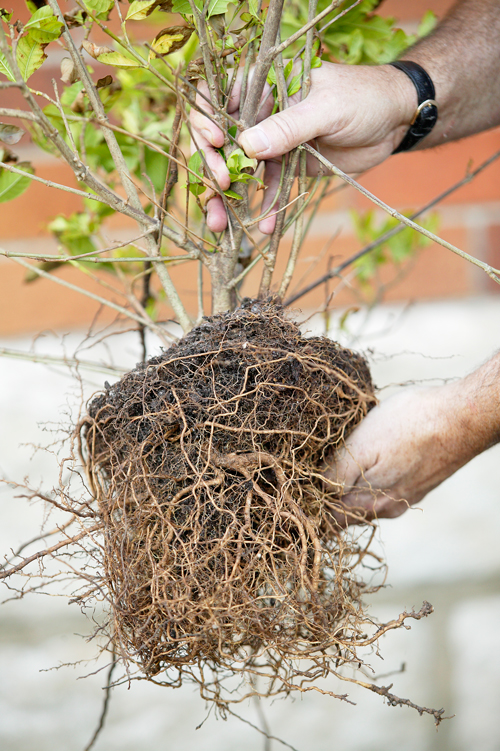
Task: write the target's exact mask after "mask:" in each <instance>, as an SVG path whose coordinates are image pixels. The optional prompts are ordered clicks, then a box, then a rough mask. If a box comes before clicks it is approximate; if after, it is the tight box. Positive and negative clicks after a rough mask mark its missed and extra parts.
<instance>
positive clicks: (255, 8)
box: [248, 0, 260, 21]
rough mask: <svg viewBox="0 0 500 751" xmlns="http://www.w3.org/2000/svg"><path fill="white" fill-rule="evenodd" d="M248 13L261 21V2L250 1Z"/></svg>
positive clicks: (257, 0)
mask: <svg viewBox="0 0 500 751" xmlns="http://www.w3.org/2000/svg"><path fill="white" fill-rule="evenodd" d="M248 12H249V13H250V15H251V16H253V17H254V18H256V19H257V20H258V21H259V20H260V19H259V0H248Z"/></svg>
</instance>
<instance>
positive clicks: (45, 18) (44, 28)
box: [24, 5, 63, 44]
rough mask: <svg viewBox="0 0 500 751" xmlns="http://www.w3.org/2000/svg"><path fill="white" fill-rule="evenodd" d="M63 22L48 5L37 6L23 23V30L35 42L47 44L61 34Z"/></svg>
mask: <svg viewBox="0 0 500 751" xmlns="http://www.w3.org/2000/svg"><path fill="white" fill-rule="evenodd" d="M62 28H63V24H62V22H61V21H59V19H58V18H56V16H55V15H54V13H53V12H52V9H51V8H50V7H49V6H48V5H44V6H43V7H41V8H39V9H38V10H37V11H35V13H33V15H32V16H31V18H30V20H29V21H28V22H27V23H25V24H24V31H28V32H29V36H30V37H32V38H33V39H35V40H36V41H37V42H42V43H45V44H48V43H49V42H52V41H53V40H54V39H58V38H59V37H60V36H61V32H62Z"/></svg>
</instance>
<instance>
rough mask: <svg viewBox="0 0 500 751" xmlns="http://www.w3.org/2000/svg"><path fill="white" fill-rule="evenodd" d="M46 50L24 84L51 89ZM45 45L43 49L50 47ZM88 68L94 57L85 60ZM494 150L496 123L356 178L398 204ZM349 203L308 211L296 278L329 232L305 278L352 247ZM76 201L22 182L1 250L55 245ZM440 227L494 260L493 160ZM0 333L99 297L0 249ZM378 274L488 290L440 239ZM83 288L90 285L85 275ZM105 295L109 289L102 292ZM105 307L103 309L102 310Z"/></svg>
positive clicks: (61, 321)
mask: <svg viewBox="0 0 500 751" xmlns="http://www.w3.org/2000/svg"><path fill="white" fill-rule="evenodd" d="M12 4H13V5H14V7H15V10H16V11H17V10H18V9H19V15H22V12H23V8H24V5H23V4H22V3H21V2H20V0H15V2H13V3H12ZM451 4H452V3H451V2H449V0H433V1H431V0H415V2H406V1H405V0H386V2H385V3H384V4H383V5H382V6H381V9H380V11H381V12H383V13H385V14H387V15H394V16H396V17H398V18H399V19H400V21H401V25H402V26H403V27H404V28H406V29H408V30H413V29H414V28H415V26H416V23H417V20H418V18H419V17H420V16H421V15H422V14H423V13H424V12H425V10H426V9H427V8H429V7H431V8H433V9H434V10H435V12H436V13H437V14H438V15H442V14H443V13H444V12H445V11H446V9H447V8H448V7H449V6H450V5H451ZM51 47H54V50H53V52H52V54H51V56H50V58H49V59H50V62H51V66H52V67H51V66H50V65H49V66H48V67H47V66H44V67H43V68H42V69H41V70H40V71H38V72H37V73H36V74H35V75H34V76H33V78H32V79H31V81H30V82H31V84H32V86H33V87H35V88H38V89H39V90H45V91H51V90H52V85H51V82H50V79H51V78H52V77H55V78H58V66H59V63H60V59H61V57H62V56H63V55H62V52H61V50H60V49H58V48H57V46H55V45H51ZM51 47H49V50H50V49H51ZM94 67H95V66H94ZM1 100H2V104H3V106H10V107H22V106H24V105H23V102H22V99H21V97H20V95H19V94H18V92H15V91H12V90H6V91H2V92H1ZM498 149H500V129H495V130H492V131H489V132H487V133H483V134H480V135H478V136H474V137H472V138H468V139H464V140H463V141H460V142H456V143H451V144H449V145H446V146H442V147H440V148H438V149H434V150H432V151H426V152H418V153H415V154H401V155H398V156H396V157H393V158H391V159H390V160H388V161H387V162H386V163H384V164H383V165H380V166H379V167H377V168H376V169H374V170H372V171H371V172H370V173H368V174H366V175H365V176H364V177H363V178H362V179H361V182H362V183H363V184H364V185H365V186H366V187H367V188H368V189H369V190H371V191H372V192H374V193H375V194H376V195H378V196H380V198H382V199H383V200H384V201H386V202H387V203H389V204H390V205H392V206H394V207H396V208H398V209H403V210H406V209H415V208H418V207H420V206H421V205H423V204H425V203H426V202H428V201H429V200H430V199H431V198H433V197H434V196H436V195H438V194H439V193H440V192H441V191H443V190H444V189H446V188H447V187H449V186H450V185H451V184H453V183H454V182H457V181H458V180H460V179H461V178H462V177H464V176H465V174H466V172H467V170H468V169H470V168H471V166H472V167H474V166H477V165H478V164H480V163H481V161H483V160H484V159H486V158H487V157H488V156H489V155H491V154H493V153H494V152H495V151H497V150H498ZM16 151H17V153H18V154H19V155H20V157H21V158H22V159H32V161H33V163H34V165H35V167H36V171H37V174H38V175H40V176H42V177H45V178H48V179H50V180H53V181H55V182H60V183H66V184H68V185H72V184H74V183H73V176H72V173H71V171H70V170H69V168H68V167H66V166H65V165H63V164H61V163H60V162H58V161H57V160H56V159H54V158H52V157H49V156H48V155H45V154H40V153H38V152H37V151H36V150H35V149H34V147H33V146H32V145H30V144H29V141H28V137H26V136H25V137H24V138H23V140H22V141H21V143H20V144H19V146H18V147H16ZM348 207H355V208H357V209H360V210H363V209H367V208H369V207H370V205H369V202H368V201H366V200H365V199H364V198H363V197H362V196H360V195H359V194H358V193H356V192H355V191H353V190H352V189H350V188H349V189H347V190H345V191H342V192H341V193H339V194H338V197H337V198H335V199H333V198H332V199H329V200H328V201H327V203H326V204H325V206H324V208H323V211H322V213H321V214H320V215H319V216H318V217H317V221H316V222H315V224H314V226H313V229H312V231H311V234H310V238H309V242H308V243H307V245H306V247H305V248H304V249H303V252H302V256H301V260H300V261H299V264H298V267H297V274H296V278H297V280H299V279H300V278H301V277H302V276H303V274H304V273H305V272H306V271H307V269H308V268H309V267H310V264H311V260H312V259H314V258H315V257H317V256H318V254H320V253H321V250H322V248H324V247H325V245H326V243H328V241H329V238H330V237H331V236H332V233H335V232H336V233H338V235H337V238H336V240H335V242H334V244H333V245H332V248H331V250H329V251H328V253H324V254H323V255H324V257H323V258H322V260H321V261H320V262H319V263H317V264H316V267H315V270H314V273H313V274H310V276H309V277H308V281H309V280H310V279H313V278H314V277H315V276H316V275H320V274H321V273H323V272H324V271H325V270H326V267H327V264H328V263H334V264H335V263H337V262H338V261H339V260H341V259H342V258H345V257H346V256H348V255H349V254H352V253H353V252H355V251H356V250H358V249H359V247H360V245H359V242H358V240H357V239H356V237H355V236H354V234H353V230H352V226H351V222H350V219H349V214H348V211H347V209H348ZM79 208H80V202H79V199H78V198H77V197H75V196H71V195H70V194H67V193H61V192H59V191H55V190H50V189H48V188H45V187H44V186H42V185H40V184H36V183H34V184H32V185H31V187H30V188H29V190H28V191H27V192H26V193H25V194H24V195H23V196H20V197H19V198H18V199H16V200H15V201H13V202H11V203H7V204H0V242H1V247H2V248H3V249H4V250H11V251H18V252H19V251H21V252H34V253H44V252H47V253H48V252H56V251H57V248H56V245H55V243H54V241H53V239H52V238H51V237H50V236H49V234H48V232H47V223H48V222H49V221H50V219H51V218H52V217H53V216H54V215H55V214H56V213H69V212H71V211H75V210H78V209H79ZM440 216H441V220H440V229H439V232H440V234H441V235H442V236H443V237H444V238H445V239H447V240H449V241H450V242H452V243H454V244H455V245H457V246H459V247H460V248H462V249H463V250H465V251H467V252H468V253H471V254H472V255H474V256H476V257H478V258H481V259H482V260H485V261H487V262H489V263H491V264H493V265H495V264H496V266H497V267H498V265H499V263H500V160H499V161H498V162H495V163H494V164H493V165H492V166H490V167H489V168H488V169H487V170H485V171H484V172H483V173H482V174H481V175H480V176H479V177H477V178H476V179H475V180H474V181H473V182H472V183H470V184H468V185H467V186H465V187H463V188H461V189H460V190H459V191H457V192H456V193H454V194H453V195H452V196H450V197H449V198H448V199H446V200H445V201H444V202H443V204H442V205H441V208H440ZM126 232H133V227H132V225H131V223H130V222H128V221H127V220H125V219H123V218H121V217H118V218H116V219H115V220H114V221H113V222H112V224H111V228H110V231H109V239H110V241H113V240H114V239H116V238H117V237H123V236H124V234H125V233H126ZM0 268H1V274H0V333H3V334H11V333H12V334H13V333H16V332H23V331H29V330H32V329H33V328H36V329H40V328H61V327H62V328H64V327H72V326H75V325H78V324H83V323H85V322H87V321H88V320H89V318H90V317H91V316H92V315H93V314H94V313H95V312H96V311H97V309H98V305H97V304H96V303H94V302H93V301H92V300H90V299H89V298H85V297H82V296H76V295H74V294H73V293H71V292H69V291H68V290H64V289H62V288H61V287H58V286H56V285H54V284H53V283H51V282H49V281H45V280H38V281H37V282H35V283H34V284H30V285H28V284H25V283H24V282H23V278H24V273H25V272H24V269H22V268H21V267H20V266H18V265H17V264H16V263H15V262H13V261H12V260H11V259H5V258H0ZM57 273H58V274H60V275H61V276H62V277H63V278H65V279H68V280H69V281H74V282H75V281H76V282H78V281H81V275H78V274H77V272H75V270H72V269H68V268H65V269H63V270H62V271H59V272H57ZM192 276H193V280H191V275H187V276H186V273H185V272H183V273H182V274H181V273H180V272H179V273H178V274H177V279H178V281H179V283H180V285H181V287H183V288H184V292H185V295H186V301H187V305H188V307H189V308H190V309H192V310H193V312H194V310H195V307H196V295H195V293H194V277H195V276H196V274H195V272H194V269H193V274H192ZM382 280H383V282H384V284H385V285H386V286H385V292H384V294H385V298H386V299H389V300H402V299H409V300H412V299H431V298H436V297H455V296H465V295H471V294H478V293H485V292H491V293H493V294H494V293H496V289H495V287H496V285H494V284H493V283H492V282H491V281H490V280H489V279H488V278H487V277H486V276H485V275H483V274H482V273H481V272H478V270H477V269H475V268H474V267H471V266H469V265H468V264H466V263H465V262H463V261H462V260H460V259H458V258H457V257H456V256H454V255H453V254H452V253H450V252H449V251H447V250H445V249H444V248H442V247H439V246H435V245H432V246H430V247H428V248H426V249H425V251H423V252H421V253H420V254H419V255H418V257H417V258H416V259H415V260H414V261H412V263H411V264H410V265H409V266H408V268H407V269H406V271H405V273H404V274H401V273H400V270H399V269H395V268H391V267H388V268H386V269H384V272H383V275H382ZM256 283H257V282H256V277H255V278H254V279H252V278H249V280H248V284H247V286H246V288H245V290H244V292H245V293H246V294H252V293H253V292H254V291H255V289H256ZM86 284H88V288H89V289H90V290H97V289H98V285H97V284H96V283H94V282H92V280H91V279H88V280H86ZM349 287H350V285H349V283H347V284H346V283H341V284H340V285H338V284H337V287H335V285H331V287H330V291H332V290H333V289H336V294H335V298H334V303H335V304H337V305H346V304H350V303H352V302H357V301H358V296H357V294H356V293H355V292H354V291H353V290H352V289H350V288H349ZM109 294H111V296H113V293H111V292H110V293H109ZM324 297H325V293H324V291H323V290H320V291H315V292H313V293H310V294H309V295H308V296H306V297H304V298H303V299H302V300H301V302H300V305H301V306H303V307H305V308H314V307H317V306H318V305H319V304H321V303H322V301H323V300H324ZM104 315H106V313H104Z"/></svg>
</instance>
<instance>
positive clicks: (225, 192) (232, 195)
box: [224, 190, 243, 201]
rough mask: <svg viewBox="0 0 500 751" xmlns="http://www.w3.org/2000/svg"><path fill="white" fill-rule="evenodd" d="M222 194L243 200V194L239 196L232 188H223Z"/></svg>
mask: <svg viewBox="0 0 500 751" xmlns="http://www.w3.org/2000/svg"><path fill="white" fill-rule="evenodd" d="M224 195H225V196H228V198H236V199H237V200H238V201H241V200H243V196H240V194H239V193H236V192H235V191H234V190H225V191H224Z"/></svg>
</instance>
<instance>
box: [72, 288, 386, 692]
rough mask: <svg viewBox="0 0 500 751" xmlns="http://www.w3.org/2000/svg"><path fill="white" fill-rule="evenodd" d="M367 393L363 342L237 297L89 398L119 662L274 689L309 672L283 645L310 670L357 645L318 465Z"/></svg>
mask: <svg viewBox="0 0 500 751" xmlns="http://www.w3.org/2000/svg"><path fill="white" fill-rule="evenodd" d="M374 404H375V397H374V393H373V386H372V382H371V378H370V373H369V370H368V367H367V364H366V362H365V360H364V359H363V358H362V357H361V356H359V355H357V354H355V353H353V352H351V351H350V350H347V349H343V348H342V347H340V346H339V345H338V344H336V343H334V342H332V341H330V340H328V339H324V338H318V337H315V338H309V339H306V338H304V337H302V336H301V334H300V332H299V329H298V327H297V326H296V325H295V324H294V323H292V322H291V321H290V320H287V318H286V317H285V316H284V313H283V312H282V310H281V309H280V308H279V307H278V306H276V305H274V304H272V303H259V302H255V301H252V300H247V301H245V302H244V303H243V305H242V306H241V307H240V308H239V309H238V310H236V311H235V312H233V313H227V314H222V315H217V316H214V317H212V318H207V319H204V321H203V322H202V323H201V325H199V326H198V327H197V328H195V329H194V330H193V331H192V332H191V333H189V334H188V335H187V336H186V337H184V339H182V340H181V341H180V342H179V343H178V344H176V345H175V346H173V347H172V348H171V349H169V350H168V351H167V352H165V353H164V354H162V355H160V356H158V357H154V358H153V359H151V360H149V362H147V363H145V364H143V365H140V366H138V367H137V368H136V369H135V370H134V371H132V372H131V373H129V374H127V375H126V376H124V377H123V378H122V379H121V381H119V382H118V383H116V384H115V385H114V386H112V387H109V388H108V389H107V390H106V392H105V393H103V394H102V395H100V396H98V397H96V398H94V400H93V401H92V403H91V404H90V408H89V416H88V417H87V418H86V419H85V421H84V423H83V426H82V434H83V436H84V445H85V447H86V448H85V455H86V463H87V468H88V474H89V477H90V478H91V483H92V487H93V491H94V493H95V497H96V499H97V501H98V508H99V516H100V519H101V520H102V524H103V529H104V536H103V547H102V553H101V554H102V558H103V561H102V563H103V566H104V582H103V585H104V587H105V589H106V591H107V593H108V594H107V596H108V598H109V601H110V602H111V608H112V617H111V619H110V623H111V624H112V625H111V626H110V636H111V638H112V641H113V643H114V644H115V648H116V651H117V653H118V655H121V656H122V657H123V658H124V660H125V662H127V661H128V663H129V664H130V663H135V665H136V666H137V667H138V668H139V669H140V671H141V672H142V673H143V674H145V675H146V677H149V678H151V677H152V676H156V675H158V673H159V672H160V671H162V670H166V672H165V673H164V675H165V676H167V677H165V679H164V680H163V681H162V682H166V683H169V684H170V685H179V684H180V683H181V682H182V680H183V679H184V678H187V677H189V678H190V679H194V680H197V681H198V682H199V683H200V685H201V686H202V688H203V689H204V690H203V693H204V695H205V696H209V697H211V698H214V697H216V698H217V697H218V696H219V690H220V689H219V683H218V682H219V679H220V678H221V676H222V675H223V674H228V675H234V673H238V672H243V673H246V674H247V675H251V676H252V675H267V676H268V677H269V678H271V679H273V680H271V682H270V683H269V684H268V685H267V688H266V690H265V691H264V693H268V694H272V693H278V692H280V691H285V692H288V691H290V690H291V689H292V688H294V687H296V686H298V685H299V684H301V683H303V682H307V681H308V680H311V681H312V680H313V678H312V677H311V678H308V677H307V676H306V674H304V673H300V672H299V671H298V668H297V667H294V665H296V660H297V658H302V657H305V658H307V659H309V660H312V661H313V663H314V664H315V665H316V668H315V669H314V670H312V671H310V672H311V675H312V674H313V673H314V674H315V675H316V676H317V674H318V670H319V671H320V672H321V671H322V672H323V673H325V671H326V672H328V670H327V669H326V668H325V665H326V664H327V663H326V661H327V655H330V656H331V657H330V658H328V659H331V658H333V657H335V658H336V659H337V660H340V661H343V662H350V661H352V660H353V659H354V656H355V653H354V652H353V649H352V648H353V647H355V642H356V634H357V633H360V632H357V624H358V622H359V619H360V616H361V613H362V611H361V604H360V600H361V595H362V594H363V589H364V584H363V582H362V581H361V580H360V578H359V575H358V573H357V571H356V565H357V563H359V560H360V558H361V557H362V556H363V554H364V550H362V549H360V548H359V547H358V546H357V545H356V544H355V543H354V542H353V541H352V539H351V538H350V537H348V536H346V534H345V532H344V531H343V530H342V529H341V527H340V526H339V525H338V523H337V522H336V520H335V516H334V514H333V513H332V512H333V511H334V510H335V509H336V508H337V509H338V507H339V500H338V493H337V488H336V487H335V486H334V485H329V486H327V485H325V483H324V481H323V480H322V477H321V468H322V466H323V464H324V461H325V459H326V458H327V457H328V456H329V455H331V453H332V451H333V450H334V449H335V448H336V447H338V446H340V445H341V444H342V442H343V441H344V440H345V438H346V437H347V435H348V434H349V432H350V431H351V430H352V429H353V428H354V427H355V426H356V425H357V424H358V423H359V422H360V421H361V420H362V419H363V417H364V416H365V415H366V413H367V411H368V410H369V409H370V408H371V407H372V406H373V405H374ZM346 647H347V651H346ZM353 655H354V656H353ZM321 666H323V667H321ZM196 671H197V672H196ZM195 673H196V675H195ZM299 675H300V676H301V677H300V678H299V681H298V683H297V684H294V679H296V678H298V676H299ZM214 676H215V677H214ZM158 680H159V678H158Z"/></svg>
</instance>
